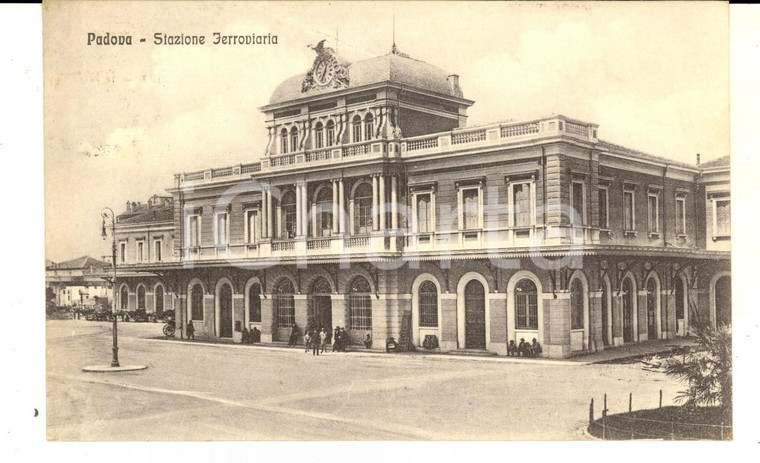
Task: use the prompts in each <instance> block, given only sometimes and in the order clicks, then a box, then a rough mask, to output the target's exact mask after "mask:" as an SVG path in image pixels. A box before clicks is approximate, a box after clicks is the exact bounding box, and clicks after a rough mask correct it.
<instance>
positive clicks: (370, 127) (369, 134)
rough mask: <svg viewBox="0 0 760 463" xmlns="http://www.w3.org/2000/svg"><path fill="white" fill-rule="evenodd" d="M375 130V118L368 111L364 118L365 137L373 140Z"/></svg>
mask: <svg viewBox="0 0 760 463" xmlns="http://www.w3.org/2000/svg"><path fill="white" fill-rule="evenodd" d="M374 131H375V130H374V119H373V118H372V114H369V113H368V114H367V116H366V117H365V118H364V139H365V140H372V138H373V135H374Z"/></svg>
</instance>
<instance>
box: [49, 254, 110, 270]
mask: <svg viewBox="0 0 760 463" xmlns="http://www.w3.org/2000/svg"><path fill="white" fill-rule="evenodd" d="M49 262H51V261H49ZM91 266H92V267H95V268H100V267H111V264H109V263H108V262H104V261H102V260H99V259H95V258H94V257H90V256H82V257H77V258H76V259H71V260H67V261H65V262H59V263H57V264H53V267H55V268H58V269H63V268H67V269H80V268H82V269H87V268H90V267H91Z"/></svg>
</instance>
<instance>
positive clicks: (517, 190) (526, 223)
mask: <svg viewBox="0 0 760 463" xmlns="http://www.w3.org/2000/svg"><path fill="white" fill-rule="evenodd" d="M531 190H532V185H531V183H529V182H526V183H514V184H512V205H513V207H514V224H515V227H530V226H533V225H534V223H533V222H534V220H533V198H532V197H531V194H532V193H531Z"/></svg>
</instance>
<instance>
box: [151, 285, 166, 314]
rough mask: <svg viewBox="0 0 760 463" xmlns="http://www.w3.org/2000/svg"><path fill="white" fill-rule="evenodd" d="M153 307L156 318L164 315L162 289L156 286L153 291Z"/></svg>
mask: <svg viewBox="0 0 760 463" xmlns="http://www.w3.org/2000/svg"><path fill="white" fill-rule="evenodd" d="M154 293H155V296H156V297H155V305H154V307H153V309H154V312H155V313H156V316H158V317H160V316H162V315H163V313H164V287H163V286H162V285H157V286H156V290H155V292H154Z"/></svg>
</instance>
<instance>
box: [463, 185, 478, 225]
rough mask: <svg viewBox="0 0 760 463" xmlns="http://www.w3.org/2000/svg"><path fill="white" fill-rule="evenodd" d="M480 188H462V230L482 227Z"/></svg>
mask: <svg viewBox="0 0 760 463" xmlns="http://www.w3.org/2000/svg"><path fill="white" fill-rule="evenodd" d="M479 203H480V189H479V188H467V189H464V190H462V204H461V207H462V230H473V229H477V228H480V204H479Z"/></svg>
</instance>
